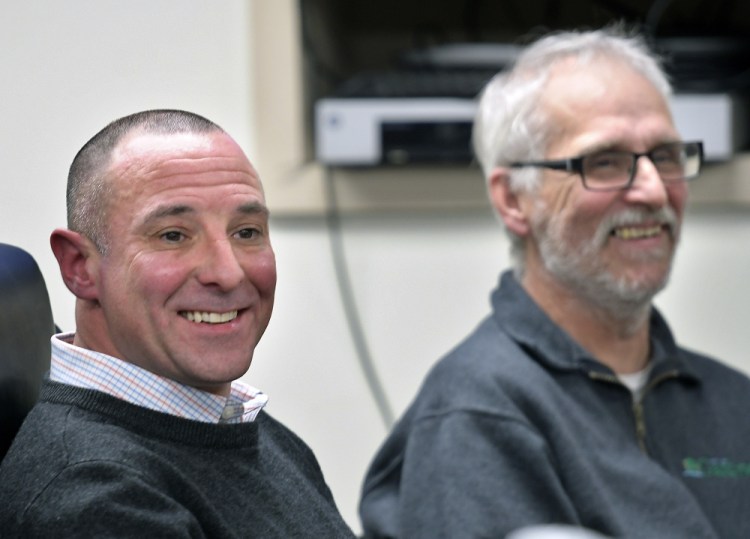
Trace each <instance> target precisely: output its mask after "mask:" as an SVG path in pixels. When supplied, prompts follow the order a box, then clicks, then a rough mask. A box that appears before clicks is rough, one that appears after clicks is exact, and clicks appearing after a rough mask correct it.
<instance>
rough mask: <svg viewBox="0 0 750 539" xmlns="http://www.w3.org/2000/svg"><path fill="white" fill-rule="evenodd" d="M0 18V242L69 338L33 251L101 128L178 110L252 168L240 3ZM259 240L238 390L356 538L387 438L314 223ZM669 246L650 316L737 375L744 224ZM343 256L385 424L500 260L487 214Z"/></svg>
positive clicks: (57, 219)
mask: <svg viewBox="0 0 750 539" xmlns="http://www.w3.org/2000/svg"><path fill="white" fill-rule="evenodd" d="M256 1H257V0H256ZM264 1H270V0H264ZM217 6H220V7H217ZM4 7H5V9H4V13H3V17H2V19H0V68H1V69H2V72H3V77H4V81H5V82H4V84H3V86H2V89H0V97H1V99H0V117H2V119H3V124H2V127H1V128H0V166H1V167H2V170H3V176H4V177H3V178H2V180H1V181H0V241H2V242H8V243H13V244H17V245H20V246H22V247H24V248H26V249H27V250H29V251H30V252H31V253H32V254H33V255H34V256H35V257H36V259H37V260H38V261H39V262H40V265H41V267H42V271H43V273H44V274H45V277H46V279H47V283H48V286H49V289H50V295H51V299H52V303H53V308H54V311H55V318H56V320H57V322H58V324H59V325H60V326H61V327H63V328H64V329H66V330H70V329H73V316H72V313H73V310H72V309H73V301H72V296H71V295H70V294H69V293H68V292H67V290H65V288H64V286H63V284H62V282H61V280H60V278H59V276H58V273H57V269H56V265H55V262H54V259H53V257H52V255H51V254H50V252H49V247H48V237H49V233H50V231H51V230H52V229H53V228H54V227H57V226H64V223H65V211H64V191H65V177H66V173H67V168H68V166H69V164H70V161H71V159H72V158H73V155H74V154H75V152H76V151H77V150H78V148H79V147H80V146H81V145H82V144H83V143H84V142H85V141H86V140H87V139H88V138H89V137H90V136H91V135H93V134H94V133H95V132H96V131H97V130H98V129H99V128H101V127H103V125H104V124H105V123H106V122H108V121H110V120H112V119H114V118H115V117H118V116H121V115H123V114H127V113H130V112H134V111H136V110H141V109H145V108H153V107H179V108H186V109H189V110H194V111H196V112H199V113H202V114H204V115H206V116H208V117H209V118H211V119H213V120H215V121H217V122H218V123H220V124H221V125H223V126H224V127H225V128H226V129H227V130H228V131H229V132H230V133H232V134H233V135H234V136H235V138H237V139H238V141H239V142H240V143H241V144H242V145H243V146H244V147H246V148H247V149H248V154H249V155H250V157H251V160H252V159H253V153H254V147H255V145H254V137H257V136H262V133H254V131H253V119H252V116H251V110H250V108H249V105H248V103H249V101H250V100H249V95H250V92H251V84H250V80H251V77H252V75H253V72H252V66H251V65H250V62H251V59H250V54H249V52H250V51H249V50H248V49H249V46H248V42H249V39H248V35H247V31H248V28H249V13H248V9H247V4H246V3H245V2H244V1H243V0H222V1H221V2H220V3H219V2H216V1H214V0H156V1H154V0H129V1H128V2H123V1H119V0H75V1H68V2H59V1H56V0H24V1H18V2H14V3H12V4H11V3H8V5H6V6H4ZM260 172H261V175H262V174H263V171H262V170H261V171H260ZM477 181H481V180H480V179H479V178H478V179H477ZM272 227H273V231H272V237H273V242H274V246H275V249H276V252H277V259H278V268H279V284H278V291H277V302H276V308H275V312H274V317H273V319H272V322H271V325H270V327H269V329H268V331H267V334H266V336H265V337H264V340H263V342H262V343H261V345H260V346H259V349H258V351H257V353H256V356H255V361H254V364H253V366H252V368H251V370H250V372H249V374H248V375H247V379H248V380H249V381H250V382H251V383H254V384H256V385H258V386H259V387H261V388H262V389H264V390H265V391H266V392H267V393H269V395H270V397H271V400H270V403H269V410H270V412H271V413H272V414H274V415H275V416H276V417H278V418H280V419H282V420H283V421H284V422H286V423H287V424H288V425H289V426H291V427H292V428H293V429H294V430H295V431H297V432H298V433H300V434H301V435H302V437H303V438H304V439H305V440H306V441H307V442H308V443H309V444H310V445H311V446H312V447H313V449H314V450H315V452H316V454H317V455H318V458H319V459H320V461H321V465H322V467H323V471H324V473H325V475H326V477H327V479H328V481H329V483H330V484H331V486H332V489H333V491H334V495H335V496H336V499H337V501H338V503H339V506H340V508H341V509H342V511H343V513H344V515H345V517H346V518H347V520H348V521H349V522H350V523H351V525H352V526H353V527H354V528H355V529H358V528H359V524H358V522H357V519H356V502H357V497H358V493H359V488H360V484H361V479H362V475H363V474H364V471H365V468H366V466H367V463H368V462H369V460H370V458H371V456H372V454H373V452H374V451H375V449H376V447H377V445H378V444H379V443H380V442H381V441H382V439H383V437H384V435H385V428H384V427H383V426H382V423H381V421H380V419H379V417H378V415H377V411H376V408H375V406H374V404H373V402H372V399H371V398H370V395H369V394H368V391H367V386H366V384H365V381H364V378H363V376H362V374H361V371H360V369H359V367H358V364H357V361H356V359H355V354H354V347H353V345H352V341H351V339H350V336H349V334H348V331H347V326H346V320H345V318H344V315H343V311H342V308H341V303H340V301H339V297H338V291H337V288H336V282H335V279H334V271H333V265H332V262H331V258H330V244H329V239H328V235H327V230H326V225H325V223H324V222H323V221H322V220H318V219H305V220H298V219H274V221H273V223H272ZM684 240H685V241H684V245H683V247H682V249H681V251H680V253H679V256H678V260H677V266H676V271H675V273H674V278H673V282H672V284H671V286H670V288H669V289H668V290H667V291H666V292H665V293H664V294H662V295H661V296H660V297H659V299H658V303H659V305H660V306H662V307H663V310H664V311H665V312H666V314H667V317H668V318H669V319H670V321H671V322H672V325H673V327H674V329H675V331H676V333H677V335H678V336H679V337H680V339H681V341H682V342H683V343H684V344H686V345H689V346H692V347H694V348H697V349H700V350H705V351H710V352H712V353H715V354H716V355H718V356H720V357H722V358H724V359H726V360H727V361H729V362H731V363H733V364H735V365H738V366H740V367H741V368H743V369H745V370H748V371H750V357H748V352H747V351H748V350H749V349H750V331H747V329H746V325H747V322H746V320H747V319H748V318H749V315H750V312H749V311H750V286H749V285H748V282H747V275H748V273H750V272H748V269H750V249H748V247H749V246H750V212H748V211H744V212H743V211H727V210H715V211H708V210H695V211H691V212H690V215H689V216H688V221H687V223H686V229H685V236H684ZM344 243H345V247H346V254H347V260H348V264H349V268H350V270H351V273H352V279H353V285H354V291H355V298H356V300H357V303H358V306H359V307H360V310H361V316H362V321H363V324H364V327H365V330H366V336H367V340H368V343H369V345H370V348H371V352H372V355H373V357H374V359H375V361H376V364H377V367H378V369H379V372H380V374H381V376H382V378H383V380H384V382H385V385H386V391H387V394H388V397H389V399H390V402H391V404H392V406H393V408H394V409H395V411H396V412H400V411H401V410H403V408H404V407H405V406H406V405H407V403H408V401H409V400H410V399H411V398H412V396H413V394H414V392H415V391H416V388H417V386H418V384H419V382H420V381H421V378H422V376H423V375H424V372H425V370H426V369H427V368H428V367H429V365H430V364H431V363H432V362H434V360H435V359H437V358H438V357H439V356H440V355H442V354H443V353H444V352H446V351H447V350H448V349H449V348H450V347H451V346H453V345H454V344H455V343H457V341H458V340H460V339H461V338H463V337H464V336H465V335H466V334H467V333H468V332H469V331H470V330H471V329H472V328H473V327H474V326H475V325H476V323H477V322H478V321H479V318H480V317H481V316H483V315H484V314H485V313H486V312H487V309H488V294H489V291H490V289H491V288H492V287H493V286H494V284H495V282H496V278H497V274H498V273H499V270H500V269H501V268H502V267H504V266H505V265H507V243H506V241H505V239H504V236H503V234H502V232H501V231H500V229H499V227H498V225H497V224H496V222H495V219H494V217H493V216H492V215H491V213H490V212H489V211H486V212H477V213H473V214H467V213H461V214H453V215H443V214H430V213H421V214H414V215H409V214H389V215H370V216H350V217H347V218H345V219H344Z"/></svg>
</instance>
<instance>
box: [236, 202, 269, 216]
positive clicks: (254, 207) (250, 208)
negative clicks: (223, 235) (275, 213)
mask: <svg viewBox="0 0 750 539" xmlns="http://www.w3.org/2000/svg"><path fill="white" fill-rule="evenodd" d="M237 213H242V214H245V215H257V214H262V215H265V216H266V217H268V215H269V214H270V212H269V211H268V208H267V207H266V205H265V204H262V203H261V202H248V203H247V204H242V205H241V206H239V207H238V208H237Z"/></svg>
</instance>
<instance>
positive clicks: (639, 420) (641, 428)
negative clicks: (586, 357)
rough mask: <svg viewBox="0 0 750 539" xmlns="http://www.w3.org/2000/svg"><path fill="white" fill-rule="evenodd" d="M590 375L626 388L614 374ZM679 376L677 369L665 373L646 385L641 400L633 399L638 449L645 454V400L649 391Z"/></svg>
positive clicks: (646, 450)
mask: <svg viewBox="0 0 750 539" xmlns="http://www.w3.org/2000/svg"><path fill="white" fill-rule="evenodd" d="M588 375H589V378H591V379H592V380H598V381H602V382H608V383H611V384H616V385H619V386H622V387H625V386H624V385H623V384H622V382H620V379H619V378H617V376H615V375H613V374H608V373H603V372H597V371H589V373H588ZM679 376H680V372H679V371H678V370H676V369H675V370H671V371H665V372H663V373H661V374H660V375H659V376H657V377H656V378H654V379H653V380H651V381H650V382H649V383H648V384H646V387H644V388H643V393H641V396H640V398H635V396H633V397H632V409H633V417H634V420H635V436H636V441H637V442H638V447H639V448H640V449H641V451H643V452H644V453H645V454H648V449H647V448H646V435H647V434H648V433H647V432H646V420H645V418H644V416H643V399H644V398H645V396H646V394H647V393H648V392H649V391H651V390H652V389H653V388H654V387H656V386H657V385H659V384H660V383H662V382H664V381H665V380H668V379H670V378H677V377H679ZM626 389H627V388H626Z"/></svg>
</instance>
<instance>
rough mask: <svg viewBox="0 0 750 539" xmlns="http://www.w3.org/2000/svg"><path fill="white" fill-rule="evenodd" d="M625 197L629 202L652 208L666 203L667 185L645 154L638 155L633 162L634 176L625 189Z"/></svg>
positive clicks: (667, 197)
mask: <svg viewBox="0 0 750 539" xmlns="http://www.w3.org/2000/svg"><path fill="white" fill-rule="evenodd" d="M627 197H628V199H629V200H630V201H631V202H640V203H641V204H645V205H647V206H650V207H654V208H659V207H662V206H665V205H666V204H667V201H668V199H669V196H668V194H667V186H666V185H665V184H664V181H663V180H662V179H661V175H660V174H659V171H658V170H657V169H656V165H654V162H653V161H651V159H650V158H649V157H648V156H646V155H642V156H640V157H639V158H638V159H637V160H636V162H635V176H634V177H633V183H632V184H631V186H630V189H628V190H627Z"/></svg>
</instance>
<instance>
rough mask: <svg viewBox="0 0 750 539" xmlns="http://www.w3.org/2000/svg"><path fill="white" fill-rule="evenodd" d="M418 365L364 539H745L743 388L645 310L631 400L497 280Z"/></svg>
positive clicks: (514, 287)
mask: <svg viewBox="0 0 750 539" xmlns="http://www.w3.org/2000/svg"><path fill="white" fill-rule="evenodd" d="M492 305H493V311H494V312H493V313H492V315H491V316H489V317H488V318H487V319H485V320H484V321H483V322H482V323H481V324H480V325H479V327H478V328H477V329H476V331H475V332H474V333H473V334H472V335H470V336H469V337H468V339H467V340H465V341H464V342H463V343H462V344H461V345H459V346H458V347H457V348H456V349H455V350H453V351H452V352H451V353H450V354H448V356H447V357H445V358H443V359H442V360H441V361H440V362H439V363H438V364H437V365H436V366H435V367H434V369H433V370H432V371H431V373H430V374H429V375H428V377H427V379H426V380H425V382H424V385H423V387H422V388H421V390H420V392H419V394H418V396H417V397H416V400H415V401H414V402H413V404H412V405H411V407H410V408H409V410H408V411H407V413H406V414H405V416H404V417H403V418H402V419H401V420H400V422H399V423H398V424H397V426H396V427H395V428H394V430H393V432H392V433H391V434H390V436H389V438H388V439H387V440H386V442H385V444H384V445H383V446H382V448H381V449H380V451H379V453H378V454H377V456H376V458H375V460H374V462H373V463H372V465H371V468H370V470H369V473H368V475H367V477H366V480H365V483H364V488H363V496H362V500H361V507H360V514H361V517H362V522H363V526H364V529H365V532H366V533H367V535H368V536H369V537H400V538H408V539H419V538H430V539H435V538H440V537H446V538H453V539H455V538H473V537H494V538H502V537H504V536H505V535H506V534H507V533H509V532H510V531H512V530H514V529H517V528H520V527H523V526H528V525H533V524H540V523H566V524H572V525H575V526H581V527H585V528H589V529H593V530H596V531H599V532H601V533H604V534H606V535H610V536H613V537H643V538H660V539H664V538H673V537H674V538H691V539H692V538H713V537H721V538H730V539H732V538H738V539H739V538H747V537H750V379H748V378H747V377H745V376H744V375H742V374H740V373H738V372H736V371H734V370H732V369H730V368H728V367H726V366H723V365H722V364H720V363H718V362H716V361H714V360H712V359H709V358H706V357H704V356H701V355H698V354H695V353H691V352H689V351H686V350H684V349H682V348H679V347H677V345H676V344H675V342H674V340H673V338H672V335H671V333H670V330H669V328H668V326H667V325H666V323H665V321H664V319H663V318H662V317H661V316H660V315H659V313H658V312H657V311H656V310H655V309H654V310H653V312H652V317H651V348H652V361H653V362H654V368H653V370H652V372H651V373H650V379H649V382H648V385H647V387H646V390H645V394H644V395H643V397H642V399H641V400H640V401H635V400H634V398H633V396H632V394H631V392H630V391H629V390H628V389H627V388H625V387H624V386H623V385H622V384H621V383H620V382H619V381H618V379H617V378H616V377H615V375H614V373H613V372H612V371H611V370H610V369H608V368H607V367H605V366H604V365H603V364H601V363H600V362H598V361H597V360H596V358H594V357H591V356H590V355H589V354H588V353H587V352H586V351H585V350H584V349H582V348H581V347H580V346H579V345H578V344H577V343H576V342H574V341H573V340H572V339H571V338H570V337H569V336H568V335H567V334H566V333H565V332H563V331H562V330H561V329H560V328H559V327H557V326H556V325H555V324H554V323H553V322H552V321H551V320H550V319H549V318H548V317H547V316H546V315H545V313H544V312H543V311H542V310H541V309H540V308H539V307H538V306H537V305H536V304H535V303H534V302H533V301H532V300H531V298H530V297H529V296H528V295H527V294H526V293H525V291H524V290H523V289H522V288H521V286H520V285H519V284H518V283H517V281H516V280H515V279H514V278H513V276H512V275H511V274H508V273H506V274H504V275H503V277H502V279H501V284H500V287H499V288H498V289H497V290H496V291H495V292H494V293H493V295H492Z"/></svg>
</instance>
